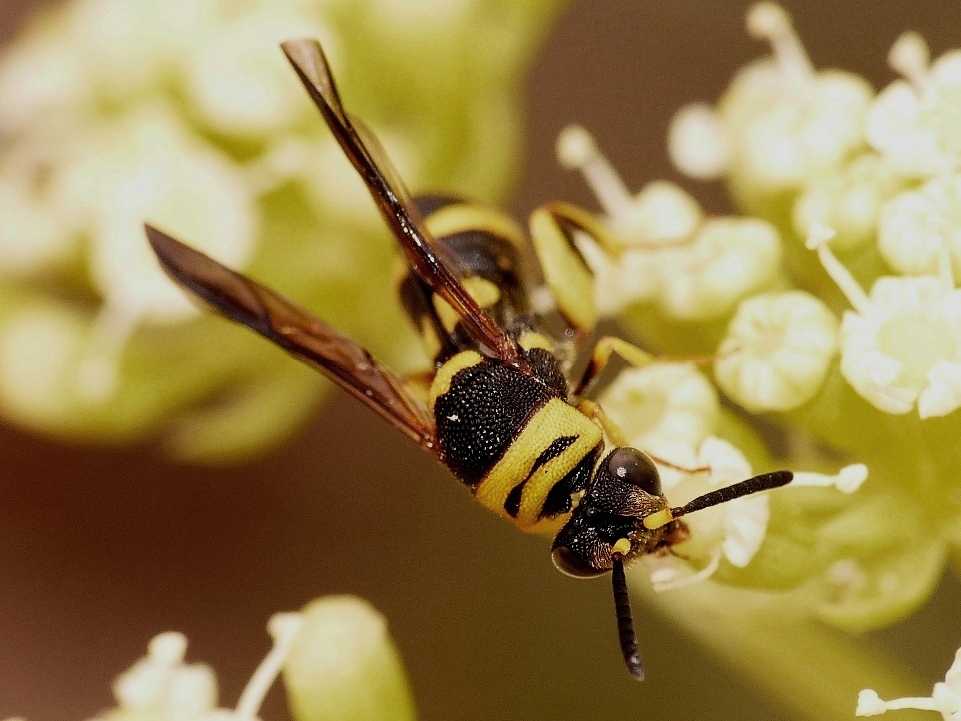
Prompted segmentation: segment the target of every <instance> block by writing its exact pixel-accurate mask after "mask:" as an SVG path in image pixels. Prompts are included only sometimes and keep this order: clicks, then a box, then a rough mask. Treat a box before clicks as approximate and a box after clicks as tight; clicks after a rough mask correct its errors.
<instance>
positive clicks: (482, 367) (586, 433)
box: [431, 348, 603, 532]
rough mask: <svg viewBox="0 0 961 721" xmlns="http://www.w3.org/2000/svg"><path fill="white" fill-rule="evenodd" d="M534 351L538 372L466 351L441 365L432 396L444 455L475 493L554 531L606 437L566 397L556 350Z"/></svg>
mask: <svg viewBox="0 0 961 721" xmlns="http://www.w3.org/2000/svg"><path fill="white" fill-rule="evenodd" d="M528 357H529V360H530V361H531V365H532V367H533V368H534V370H535V372H536V374H535V375H528V374H525V373H523V372H521V371H519V370H517V369H516V368H513V367H511V366H507V365H504V364H502V363H500V362H499V361H497V360H494V359H491V358H485V357H483V356H481V355H480V354H479V353H477V352H476V351H462V352H461V353H458V354H456V355H455V356H453V357H452V358H450V359H449V360H448V361H447V362H446V363H444V365H443V366H441V368H440V369H439V370H438V372H437V375H436V377H435V379H434V383H433V386H432V388H431V399H432V406H433V411H434V417H435V420H436V423H437V439H438V443H439V445H440V449H441V453H442V458H443V460H444V462H445V463H446V464H447V466H448V467H449V468H450V469H451V471H453V473H454V474H455V475H456V476H457V477H458V478H460V479H461V480H462V481H463V482H464V483H465V484H466V485H467V486H469V487H470V489H471V491H472V492H473V493H474V495H475V496H476V498H477V500H478V501H480V502H481V503H482V504H483V505H484V506H486V507H487V508H489V509H491V510H492V511H494V512H495V513H497V514H499V515H501V516H503V517H505V518H507V519H509V520H511V521H513V522H514V523H515V524H516V525H517V526H519V527H520V528H521V529H522V530H525V531H537V532H541V531H544V532H553V531H556V530H557V528H558V527H559V526H560V525H561V524H562V523H563V522H564V521H565V520H566V518H567V514H568V513H569V512H570V510H571V505H572V500H571V496H572V495H574V494H576V493H578V492H580V491H582V490H583V489H584V488H585V487H586V485H587V482H588V480H589V479H590V477H591V473H592V471H593V469H594V464H595V462H596V460H597V457H598V455H599V453H600V452H601V449H602V445H603V439H602V434H601V431H600V429H599V428H598V427H597V425H595V424H594V423H593V422H592V421H591V420H590V419H589V418H587V416H585V415H584V414H582V413H580V412H579V411H578V410H577V409H575V408H574V407H572V406H571V405H570V404H568V403H567V402H566V401H565V400H564V398H565V396H566V390H567V389H566V384H565V383H564V381H563V377H562V376H561V375H560V372H559V369H557V367H556V365H557V361H556V360H555V359H554V357H553V356H552V355H551V354H550V353H549V352H547V351H546V350H544V349H542V348H534V349H532V350H531V351H530V352H529V354H528ZM545 379H546V381H545Z"/></svg>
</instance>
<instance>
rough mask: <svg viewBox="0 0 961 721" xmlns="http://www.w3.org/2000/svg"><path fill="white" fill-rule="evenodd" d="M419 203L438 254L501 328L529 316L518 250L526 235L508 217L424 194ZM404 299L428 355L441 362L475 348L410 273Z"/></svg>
mask: <svg viewBox="0 0 961 721" xmlns="http://www.w3.org/2000/svg"><path fill="white" fill-rule="evenodd" d="M415 203H416V205H417V209H418V210H419V211H420V213H421V215H422V216H423V218H424V222H425V224H426V225H427V228H428V230H429V231H430V232H431V235H432V236H433V237H434V239H435V240H436V241H437V245H438V252H440V253H441V254H442V255H443V257H444V259H445V260H446V261H447V262H448V263H449V264H450V265H451V266H452V269H453V270H454V272H455V273H456V274H457V275H458V277H459V278H460V279H461V282H462V283H463V284H464V287H465V288H466V289H467V291H468V292H469V293H470V294H471V295H472V296H474V299H475V300H476V301H477V302H478V304H479V305H480V306H481V307H482V308H484V309H486V310H487V312H488V313H490V314H491V316H492V317H493V318H494V320H495V321H496V322H497V323H498V324H499V325H500V326H501V327H502V328H509V327H511V326H512V325H513V324H514V321H515V320H516V319H517V318H518V317H520V316H522V315H524V314H526V313H527V293H526V290H525V289H524V285H523V280H522V278H521V274H520V250H519V249H520V248H521V247H523V245H524V236H523V233H522V231H521V229H520V228H519V227H518V226H517V224H516V223H515V222H514V221H513V220H512V219H511V218H510V217H508V216H506V215H504V214H503V213H500V212H498V211H497V210H494V209H492V208H487V207H485V206H483V205H478V204H475V203H468V202H465V201H461V200H458V199H455V198H442V197H436V196H424V197H420V198H417V199H416V200H415ZM400 298H401V302H402V303H403V305H404V309H405V310H406V311H407V314H408V315H409V316H410V318H411V320H412V321H413V323H414V325H415V327H416V328H417V331H418V333H420V335H421V337H422V338H423V340H424V344H425V347H426V349H427V352H428V355H429V356H430V357H431V358H432V359H434V360H435V361H437V362H438V363H440V362H443V361H445V360H447V359H448V358H450V357H451V356H452V355H454V354H455V353H457V352H459V351H462V350H467V349H471V348H474V347H475V344H474V343H473V341H472V340H471V339H470V337H469V336H468V335H467V333H466V332H464V330H463V328H462V327H461V325H460V322H459V320H458V318H457V315H456V314H455V313H454V310H453V309H452V308H451V307H450V306H449V305H448V304H447V302H446V301H444V300H443V299H441V298H439V297H437V296H435V295H434V294H433V293H432V292H431V290H430V288H428V287H427V286H426V285H425V284H424V283H423V282H422V281H421V280H420V279H419V278H417V277H416V276H415V275H414V274H413V273H412V272H411V271H409V270H408V271H407V272H406V274H405V275H404V277H403V279H402V280H401V284H400Z"/></svg>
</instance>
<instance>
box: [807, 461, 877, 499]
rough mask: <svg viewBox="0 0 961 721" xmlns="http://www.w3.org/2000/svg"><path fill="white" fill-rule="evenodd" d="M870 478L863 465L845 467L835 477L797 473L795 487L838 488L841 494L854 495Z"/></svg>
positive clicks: (856, 464) (822, 474)
mask: <svg viewBox="0 0 961 721" xmlns="http://www.w3.org/2000/svg"><path fill="white" fill-rule="evenodd" d="M867 478H868V467H867V466H866V465H864V464H863V463H854V464H852V465H850V466H845V467H844V468H842V469H841V470H840V471H838V472H837V473H836V474H835V475H833V476H832V475H828V474H826V473H804V472H801V473H795V474H794V481H793V482H792V485H794V486H814V487H821V488H830V487H832V486H833V487H834V488H837V489H838V490H839V491H841V493H854V492H855V491H856V490H858V489H859V488H860V487H861V485H862V484H863V483H864V482H865V481H866V480H867Z"/></svg>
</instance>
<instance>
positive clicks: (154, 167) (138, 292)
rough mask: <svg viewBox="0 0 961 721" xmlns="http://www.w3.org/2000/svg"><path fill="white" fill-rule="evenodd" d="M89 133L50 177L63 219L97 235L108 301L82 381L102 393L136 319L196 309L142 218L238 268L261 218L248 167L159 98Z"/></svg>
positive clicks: (177, 317)
mask: <svg viewBox="0 0 961 721" xmlns="http://www.w3.org/2000/svg"><path fill="white" fill-rule="evenodd" d="M86 140H87V142H86V143H84V144H83V147H82V149H81V150H78V151H77V152H76V155H75V157H73V158H72V159H71V161H70V162H63V163H61V165H60V167H59V168H58V169H57V172H56V174H55V176H54V179H53V181H52V182H53V184H54V186H55V195H56V199H57V202H58V203H59V207H60V211H61V216H62V217H66V218H67V219H68V224H72V225H74V226H75V227H76V228H77V229H78V230H80V231H83V232H85V233H86V234H88V235H89V238H90V242H91V249H90V255H91V258H90V260H91V274H92V280H93V282H94V284H95V285H96V287H97V289H98V290H99V291H100V294H101V296H102V298H103V306H102V308H101V312H100V315H99V317H98V320H97V323H96V325H95V329H94V333H93V337H92V339H91V355H90V358H89V362H85V363H84V364H82V366H81V368H80V376H79V378H80V383H81V387H82V389H83V390H84V393H85V394H86V395H87V396H88V397H89V398H90V399H91V400H100V399H102V398H104V397H107V396H109V394H110V392H111V391H112V390H113V388H114V384H115V378H116V368H117V364H118V362H119V358H120V355H121V352H122V349H123V346H124V344H125V342H126V340H127V338H128V337H129V336H130V334H131V333H132V332H133V331H134V329H135V328H136V326H137V324H138V323H140V322H141V321H144V320H146V321H151V322H166V323H171V322H179V321H182V320H184V319H186V318H190V317H192V316H194V315H195V314H196V313H197V308H196V306H195V305H194V304H193V303H192V302H191V301H190V300H189V299H188V297H187V296H186V294H185V293H184V292H183V291H182V290H181V289H180V288H178V287H177V286H176V285H175V284H174V283H173V282H171V281H170V280H169V279H168V278H167V277H166V276H165V275H164V274H163V272H162V271H161V270H160V267H159V266H158V264H157V261H156V258H155V257H154V256H153V254H152V252H151V250H150V246H149V245H148V244H147V243H146V241H145V240H144V234H143V223H144V222H145V221H149V222H151V223H153V224H155V225H158V226H159V227H161V228H163V229H164V230H168V231H169V232H171V233H174V234H175V235H178V236H180V237H183V238H185V239H186V240H188V241H189V242H190V243H191V244H192V245H193V246H194V247H197V248H198V249H200V250H202V251H204V252H206V253H208V254H210V255H212V256H213V257H215V258H217V259H218V260H220V261H221V262H223V263H226V264H227V265H230V266H233V267H241V268H242V267H243V266H244V265H245V264H246V263H247V262H248V261H249V259H250V258H251V256H252V255H253V250H254V243H255V240H256V233H257V224H258V221H259V218H258V212H257V205H256V202H255V200H256V199H255V196H254V193H253V190H252V189H251V188H250V187H249V184H248V183H247V182H246V180H245V176H244V174H243V172H242V169H241V168H240V167H239V166H237V164H236V163H235V162H234V161H233V160H232V159H230V158H229V157H228V156H227V155H226V154H224V153H222V152H220V151H219V150H217V149H216V148H215V147H214V146H212V145H210V144H208V143H206V142H205V141H204V140H202V139H201V138H199V137H197V136H196V135H194V134H193V133H192V132H191V131H190V130H189V129H188V128H187V127H186V126H184V125H183V123H182V121H181V120H180V119H179V118H178V117H177V116H176V115H175V113H174V110H173V109H172V108H170V107H168V106H167V105H165V104H163V103H154V104H150V105H147V106H144V107H141V108H138V109H136V110H133V111H131V112H130V113H129V114H128V115H126V116H123V117H122V118H120V119H119V120H117V121H116V122H115V123H114V124H113V125H111V126H108V127H105V128H103V129H102V130H101V131H100V132H98V133H92V134H91V135H90V136H89V137H88V138H87V139H86Z"/></svg>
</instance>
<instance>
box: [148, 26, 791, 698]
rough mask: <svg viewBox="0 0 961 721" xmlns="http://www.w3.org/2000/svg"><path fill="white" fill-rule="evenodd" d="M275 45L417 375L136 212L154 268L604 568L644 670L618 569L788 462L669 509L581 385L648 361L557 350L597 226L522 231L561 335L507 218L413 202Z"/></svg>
mask: <svg viewBox="0 0 961 721" xmlns="http://www.w3.org/2000/svg"><path fill="white" fill-rule="evenodd" d="M281 47H282V49H283V51H284V53H285V55H286V56H287V59H288V60H289V61H290V63H291V65H292V66H293V69H294V70H295V72H296V73H297V75H298V77H299V78H300V81H301V83H302V84H303V85H304V87H305V89H306V90H307V93H308V94H309V95H310V98H311V99H312V100H313V102H314V104H315V105H316V106H317V108H318V109H319V111H320V113H321V115H322V116H323V118H324V120H325V121H326V123H327V125H328V126H329V128H330V130H331V132H332V133H333V135H334V137H335V138H336V139H337V141H338V143H339V144H340V146H341V148H342V149H343V151H344V153H345V154H346V156H347V157H348V158H349V160H350V162H351V164H352V165H353V167H354V168H355V169H356V171H357V172H358V173H359V174H360V177H361V178H362V179H363V181H364V183H365V184H366V186H367V189H368V190H369V191H370V194H371V196H372V197H373V199H374V202H375V204H376V205H377V208H378V209H379V211H380V214H381V215H382V216H383V218H384V220H385V221H386V224H387V226H388V227H389V229H390V230H391V231H392V234H393V236H394V237H395V238H396V240H397V242H398V243H399V245H400V249H401V250H402V251H403V255H404V257H405V260H406V269H405V272H404V275H403V277H402V279H401V282H400V285H399V291H400V299H401V302H402V303H403V306H404V308H405V310H406V311H407V314H408V315H409V316H410V319H411V320H412V321H413V324H414V326H415V328H416V329H417V331H418V332H419V333H420V335H421V336H422V338H423V341H424V343H425V347H426V349H427V351H428V353H429V355H430V356H431V357H432V358H433V361H434V362H433V370H432V372H431V373H430V374H429V378H428V379H427V380H428V384H427V386H426V387H425V385H424V384H418V383H417V381H416V379H415V378H402V377H400V376H398V375H396V374H395V373H393V372H391V371H390V370H389V369H387V368H385V367H384V366H383V365H381V364H380V363H378V362H377V360H375V359H374V358H373V357H372V356H371V354H370V353H368V352H367V351H366V350H365V349H364V348H362V347H361V346H359V345H358V344H357V343H355V342H353V341H352V340H350V339H349V338H347V337H345V336H343V335H341V334H340V333H338V332H337V331H336V330H335V329H334V328H332V327H330V326H329V325H327V324H326V323H324V322H323V321H321V320H319V319H317V318H315V317H314V316H312V315H311V314H310V313H308V312H307V311H305V310H303V309H301V308H299V307H297V306H296V305H294V304H293V303H291V302H290V301H288V300H287V299H285V298H283V297H282V296H280V295H279V294H277V293H275V292H274V291H272V290H270V289H269V288H267V287H265V286H263V285H260V284H259V283H257V282H256V281H254V280H252V279H250V278H247V277H245V276H243V275H241V274H239V273H236V272H234V271H232V270H230V269H229V268H226V267H224V266H223V265H221V264H219V263H217V262H216V261H214V260H212V259H211V258H208V257H207V256H205V255H203V254H202V253H200V252H198V251H195V250H193V249H191V248H190V247H188V246H187V245H184V244H183V243H181V242H179V241H177V240H175V239H173V238H172V237H170V236H169V235H167V234H165V233H163V232H162V231H160V230H158V229H157V228H155V227H152V226H150V225H147V226H146V233H147V237H148V239H149V241H150V243H151V245H152V247H153V250H154V252H155V253H156V255H157V258H158V259H159V261H160V264H161V266H162V267H163V269H164V270H165V271H166V272H167V274H168V275H169V276H170V277H171V278H172V279H173V280H174V281H175V282H177V283H178V284H180V285H181V286H182V287H183V288H185V289H186V290H187V291H189V292H190V293H192V294H193V295H194V296H196V297H197V298H199V299H200V300H202V301H204V302H205V303H206V304H208V305H209V306H211V307H212V308H213V309H214V310H215V311H218V312H219V313H220V314H222V315H223V316H225V317H226V318H228V319H230V320H232V321H235V322H237V323H240V324H242V325H245V326H247V327H249V328H251V329H252V330H254V331H256V332H257V333H259V334H260V335H262V336H264V337H265V338H267V339H268V340H270V341H271V342H273V343H275V344H276V345H278V346H280V347H281V348H283V349H284V350H285V351H287V352H288V353H289V354H291V355H292V356H294V357H295V358H297V359H299V360H301V361H303V362H305V363H308V364H310V365H312V366H314V367H315V368H316V369H317V370H319V371H320V372H322V373H323V374H325V375H326V376H327V377H328V378H330V379H331V380H332V381H333V382H334V383H336V384H337V385H339V386H340V387H341V388H343V389H344V390H345V391H347V392H348V393H350V394H351V395H353V396H354V397H355V398H357V399H358V400H359V401H360V402H362V403H364V404H366V405H367V406H368V407H369V408H371V409H372V410H373V411H374V412H376V413H377V414H379V415H380V416H381V417H383V418H384V419H385V420H386V421H388V422H389V423H391V424H392V425H393V426H394V427H395V428H397V429H398V430H400V431H401V432H402V433H403V434H405V435H406V436H407V437H409V438H410V439H411V440H412V441H414V442H415V443H416V444H417V445H419V446H420V447H421V448H422V449H423V450H425V451H427V452H428V453H430V454H431V455H432V456H433V457H434V458H436V459H437V460H438V461H440V462H441V463H443V464H444V465H445V466H447V468H448V469H450V471H451V472H452V473H453V475H454V476H456V477H457V478H458V479H459V480H460V481H461V482H462V483H463V484H464V485H465V486H467V488H468V489H469V490H470V493H471V494H472V495H473V496H474V498H476V499H477V501H479V502H480V503H481V504H482V505H484V506H485V507H487V508H488V509H490V510H491V511H493V512H495V513H497V514H498V515H500V516H502V517H503V518H504V519H506V520H508V521H509V522H511V523H513V524H514V525H516V526H517V527H519V528H520V529H521V530H523V531H528V532H537V533H549V534H552V535H553V536H554V541H553V544H552V547H551V556H552V559H553V562H554V564H555V565H556V567H557V568H558V569H559V570H560V571H562V572H563V573H565V574H568V575H570V576H574V577H577V578H588V577H596V576H601V575H603V574H605V573H607V572H611V574H612V584H613V595H614V603H615V612H616V616H617V628H618V636H619V641H620V647H621V651H622V654H623V657H624V662H625V664H626V666H627V669H628V671H629V672H630V673H631V674H632V675H633V676H634V677H636V678H638V679H643V677H644V666H643V663H642V661H641V658H640V654H639V652H638V645H637V640H636V636H635V632H634V623H633V618H632V614H631V606H630V598H629V596H628V590H627V584H626V580H625V576H624V565H625V564H626V563H628V562H630V561H631V560H632V559H634V558H637V557H639V556H642V555H644V554H649V553H660V552H667V551H669V550H670V548H671V546H673V545H674V544H676V543H679V542H680V541H682V540H684V539H685V538H686V537H687V536H688V529H687V528H686V526H685V524H684V522H683V521H682V520H681V518H682V517H683V516H685V515H687V514H689V513H693V512H695V511H699V510H702V509H704V508H709V507H711V506H715V505H717V504H719V503H724V502H726V501H730V500H733V499H735V498H739V497H741V496H745V495H748V494H751V493H755V492H758V491H764V490H768V489H772V488H776V487H778V486H783V485H785V484H787V483H789V482H790V481H791V479H792V474H791V473H790V472H789V471H775V472H771V473H765V474H762V475H759V476H755V477H753V478H750V479H748V480H745V481H742V482H740V483H736V484H734V485H732V486H728V487H725V488H721V489H718V490H715V491H712V492H710V493H707V494H705V495H703V496H700V497H698V498H695V499H694V500H692V501H690V502H689V503H687V504H686V505H684V506H680V507H671V506H670V505H669V503H668V500H667V498H666V497H665V495H664V493H663V492H662V490H661V484H660V479H659V476H658V470H657V467H656V466H655V463H654V460H655V459H654V457H652V456H650V455H649V454H646V453H644V452H643V451H641V450H638V449H636V448H631V447H629V446H628V445H627V444H626V443H625V441H624V439H623V436H622V434H621V433H620V431H619V430H618V429H617V427H616V425H615V424H614V423H613V422H611V421H610V419H608V418H607V417H606V416H605V415H604V413H603V410H602V409H601V408H600V406H599V405H598V404H596V403H595V402H593V401H591V400H589V399H588V398H587V397H586V396H587V394H588V391H589V389H590V388H591V386H592V384H593V382H594V381H595V380H596V379H597V377H598V376H599V375H600V373H601V372H602V371H603V370H604V368H605V366H606V365H607V363H608V361H609V360H610V358H611V357H612V355H615V354H616V355H618V356H620V357H621V358H623V360H625V361H627V362H628V363H630V364H632V365H635V366H643V365H645V364H648V363H650V362H652V361H653V360H655V359H654V357H653V356H651V355H649V354H648V353H646V352H645V351H643V350H642V349H640V348H638V347H636V346H634V345H632V344H630V343H628V342H626V341H624V340H622V339H620V338H617V337H614V336H609V337H604V338H601V339H600V340H599V341H598V342H597V343H596V344H595V346H594V349H593V351H592V352H591V354H590V356H589V362H588V363H587V364H586V368H585V370H584V371H583V372H582V374H581V376H580V377H579V378H577V379H573V378H569V377H568V371H569V368H570V367H572V364H570V363H566V362H563V361H562V358H563V356H564V353H563V347H562V346H563V345H564V344H565V342H566V343H568V345H569V343H570V340H569V339H570V338H579V339H583V338H586V337H588V336H589V334H590V333H591V331H593V329H594V325H595V324H596V322H597V311H596V308H595V306H594V300H593V299H594V284H593V276H592V275H591V273H590V271H589V269H588V266H587V265H586V263H585V261H584V259H583V257H582V256H581V255H580V253H579V251H578V250H577V247H576V246H575V244H574V243H573V237H574V232H575V231H580V232H581V233H583V234H585V235H586V236H587V237H588V238H590V240H591V241H592V242H595V243H597V244H599V245H600V246H601V247H602V248H603V249H605V250H607V251H610V252H615V251H616V243H615V241H613V240H612V239H611V238H610V237H608V234H607V231H606V229H605V228H604V227H603V226H602V224H601V223H599V222H598V221H596V220H595V219H594V217H593V216H592V215H591V214H590V213H588V212H586V211H583V210H581V209H579V208H577V207H575V206H571V205H567V204H564V203H558V202H555V203H549V204H547V205H545V206H543V207H541V208H539V209H537V210H535V211H534V213H533V214H532V215H531V218H530V223H529V226H530V227H529V235H530V240H531V243H532V245H533V247H534V251H535V255H536V256H537V260H538V262H539V264H540V266H541V269H542V272H543V277H544V282H545V287H546V288H547V290H548V292H549V293H550V295H551V296H552V299H553V301H554V307H555V309H556V311H557V315H558V316H559V317H560V318H561V320H562V321H563V325H564V329H563V332H561V333H558V332H555V333H553V334H552V333H550V332H548V331H545V330H544V327H545V324H544V322H543V315H544V314H543V313H537V312H534V311H532V307H533V305H534V304H533V302H532V295H533V294H532V293H531V292H530V290H531V288H530V287H529V285H528V284H527V283H525V279H524V277H523V275H522V273H521V267H520V261H521V256H522V252H523V248H524V245H525V243H526V242H527V241H526V239H525V236H524V233H523V232H522V231H521V230H520V228H519V227H518V226H517V225H516V224H515V223H514V221H513V220H511V219H510V218H509V217H508V216H506V215H503V214H500V213H499V212H497V211H494V210H492V209H488V208H485V207H482V206H479V205H476V204H473V203H468V202H466V201H462V200H459V199H457V198H453V197H440V196H426V197H419V198H416V199H412V198H411V197H410V195H409V194H408V193H407V191H406V190H405V187H404V184H403V182H402V181H401V180H400V178H399V177H398V175H397V173H396V172H395V171H394V169H393V166H392V165H391V164H390V161H389V160H388V158H387V156H386V154H385V153H384V150H383V148H382V147H381V146H380V144H379V143H378V141H377V140H376V138H375V137H374V136H373V134H372V133H371V132H370V131H369V130H367V129H366V127H365V126H364V125H363V124H362V123H361V122H360V121H359V120H357V119H355V118H352V117H351V116H350V115H349V114H348V113H347V111H346V109H345V108H344V105H343V103H342V102H341V99H340V94H339V92H338V89H337V86H336V84H335V82H334V78H333V75H332V73H331V70H330V67H329V65H328V63H327V60H326V58H325V56H324V53H323V50H322V49H321V47H320V45H319V44H318V43H317V42H316V41H313V40H306V39H297V40H288V41H286V42H284V43H282V45H281ZM607 448H610V450H605V449H607ZM656 460H658V461H659V462H660V459H656ZM664 462H666V461H664Z"/></svg>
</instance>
